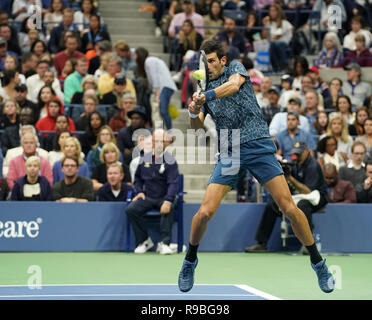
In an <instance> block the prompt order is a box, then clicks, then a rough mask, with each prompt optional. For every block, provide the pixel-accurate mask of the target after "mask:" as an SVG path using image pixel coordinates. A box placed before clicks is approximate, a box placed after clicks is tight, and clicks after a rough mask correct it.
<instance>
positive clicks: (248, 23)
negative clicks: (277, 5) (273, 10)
mask: <svg viewBox="0 0 372 320" xmlns="http://www.w3.org/2000/svg"><path fill="white" fill-rule="evenodd" d="M243 26H244V27H246V30H245V34H244V36H245V38H246V39H247V40H248V41H249V43H253V42H254V41H255V40H257V39H259V38H260V34H259V30H258V29H254V28H257V27H260V23H259V21H258V16H257V14H256V12H254V11H250V12H248V14H247V17H246V18H245V20H244V21H243Z"/></svg>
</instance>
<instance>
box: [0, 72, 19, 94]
mask: <svg viewBox="0 0 372 320" xmlns="http://www.w3.org/2000/svg"><path fill="white" fill-rule="evenodd" d="M18 82H19V77H18V72H17V71H15V70H4V71H3V78H2V87H1V86H0V100H1V101H4V100H6V99H14V98H15V89H14V88H15V86H16V85H17V83H18Z"/></svg>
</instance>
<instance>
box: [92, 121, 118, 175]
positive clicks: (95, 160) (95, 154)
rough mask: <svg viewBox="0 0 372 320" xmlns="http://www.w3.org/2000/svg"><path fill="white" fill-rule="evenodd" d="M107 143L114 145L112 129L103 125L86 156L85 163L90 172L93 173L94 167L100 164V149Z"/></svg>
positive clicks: (114, 139)
mask: <svg viewBox="0 0 372 320" xmlns="http://www.w3.org/2000/svg"><path fill="white" fill-rule="evenodd" d="M109 142H112V143H114V144H115V145H116V138H115V135H114V133H113V131H112V129H111V128H110V127H109V126H108V125H104V126H102V127H101V128H100V129H99V131H98V135H97V142H96V144H95V145H93V146H92V149H91V150H90V151H89V152H88V154H87V163H88V166H89V170H90V172H93V170H94V168H95V167H97V166H98V165H100V164H102V161H101V157H100V154H101V151H102V147H103V145H104V144H106V143H109Z"/></svg>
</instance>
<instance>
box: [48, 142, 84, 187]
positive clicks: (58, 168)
mask: <svg viewBox="0 0 372 320" xmlns="http://www.w3.org/2000/svg"><path fill="white" fill-rule="evenodd" d="M62 151H63V154H64V156H65V157H74V158H76V159H77V161H78V164H79V168H78V171H77V172H78V174H79V176H82V177H86V178H90V172H89V167H88V164H87V163H86V162H85V161H84V160H83V159H82V158H81V146H80V142H79V140H78V139H76V138H75V137H70V138H67V139H66V140H65V142H64V144H63V149H62ZM63 178H64V171H63V167H62V162H61V161H56V162H55V163H54V166H53V182H54V184H55V183H56V182H58V181H61V180H63Z"/></svg>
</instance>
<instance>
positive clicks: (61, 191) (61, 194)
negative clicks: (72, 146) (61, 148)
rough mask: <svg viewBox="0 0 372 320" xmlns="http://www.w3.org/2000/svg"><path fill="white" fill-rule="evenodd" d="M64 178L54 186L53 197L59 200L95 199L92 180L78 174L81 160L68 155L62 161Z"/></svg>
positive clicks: (85, 200)
mask: <svg viewBox="0 0 372 320" xmlns="http://www.w3.org/2000/svg"><path fill="white" fill-rule="evenodd" d="M61 168H62V173H63V177H64V178H63V179H62V180H60V181H58V182H57V183H56V184H55V185H54V186H53V198H54V200H56V201H57V202H88V201H94V190H93V184H92V181H91V180H90V179H88V178H85V177H82V176H80V175H78V172H79V160H78V159H77V158H75V157H72V156H66V157H64V158H63V159H62V161H61Z"/></svg>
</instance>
